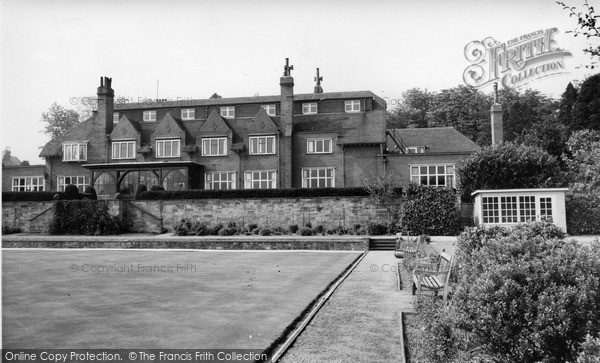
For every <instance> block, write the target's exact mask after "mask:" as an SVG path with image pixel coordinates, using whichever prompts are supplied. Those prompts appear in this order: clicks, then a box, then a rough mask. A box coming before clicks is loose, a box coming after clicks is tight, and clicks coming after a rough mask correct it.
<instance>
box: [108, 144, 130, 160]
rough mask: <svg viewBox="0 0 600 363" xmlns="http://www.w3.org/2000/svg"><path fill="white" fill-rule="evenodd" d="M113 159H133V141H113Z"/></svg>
mask: <svg viewBox="0 0 600 363" xmlns="http://www.w3.org/2000/svg"><path fill="white" fill-rule="evenodd" d="M112 158H113V159H135V141H113V143H112Z"/></svg>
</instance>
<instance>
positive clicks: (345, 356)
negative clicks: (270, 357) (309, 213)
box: [280, 251, 413, 362]
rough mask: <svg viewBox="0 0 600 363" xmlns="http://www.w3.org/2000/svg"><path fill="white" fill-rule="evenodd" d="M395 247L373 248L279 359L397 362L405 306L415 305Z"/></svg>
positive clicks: (400, 351)
mask: <svg viewBox="0 0 600 363" xmlns="http://www.w3.org/2000/svg"><path fill="white" fill-rule="evenodd" d="M400 261H401V260H399V259H396V258H395V257H394V253H393V252H392V251H371V252H369V253H368V254H367V256H365V258H364V259H363V260H362V261H361V263H360V264H359V265H358V266H357V267H356V269H355V270H354V271H353V272H352V273H351V274H350V275H349V276H348V278H346V280H345V281H344V282H343V283H342V285H341V286H340V287H339V288H338V290H337V291H336V292H335V293H334V294H333V295H332V296H331V298H330V299H329V300H328V301H327V303H325V305H324V306H323V307H322V308H321V310H319V312H318V313H317V315H316V316H315V317H314V319H313V320H312V321H311V322H310V324H309V325H308V326H307V328H306V329H305V330H304V332H302V334H301V335H300V336H299V337H298V339H297V340H296V342H294V344H293V345H292V346H291V348H290V349H289V350H288V351H287V352H286V354H285V355H284V356H283V358H282V359H281V360H280V362H398V361H400V360H401V359H402V358H403V354H404V352H403V349H402V342H401V340H402V324H401V318H400V316H401V314H400V313H401V311H413V304H412V301H413V298H412V296H411V295H410V290H409V289H408V288H406V287H405V288H404V290H403V291H398V290H397V286H398V277H397V276H398V274H397V269H398V262H400Z"/></svg>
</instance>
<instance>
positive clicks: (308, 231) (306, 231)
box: [300, 227, 313, 236]
mask: <svg viewBox="0 0 600 363" xmlns="http://www.w3.org/2000/svg"><path fill="white" fill-rule="evenodd" d="M300 235H301V236H312V235H313V230H312V228H308V227H303V228H302V229H301V230H300Z"/></svg>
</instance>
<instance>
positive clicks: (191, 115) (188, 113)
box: [181, 108, 196, 120]
mask: <svg viewBox="0 0 600 363" xmlns="http://www.w3.org/2000/svg"><path fill="white" fill-rule="evenodd" d="M195 118H196V110H195V109H193V108H182V109H181V119H182V120H193V119H195Z"/></svg>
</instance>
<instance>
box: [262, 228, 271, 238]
mask: <svg viewBox="0 0 600 363" xmlns="http://www.w3.org/2000/svg"><path fill="white" fill-rule="evenodd" d="M272 233H273V232H272V231H271V230H270V229H269V228H262V229H261V230H260V235H261V236H270V235H271V234H272Z"/></svg>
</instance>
